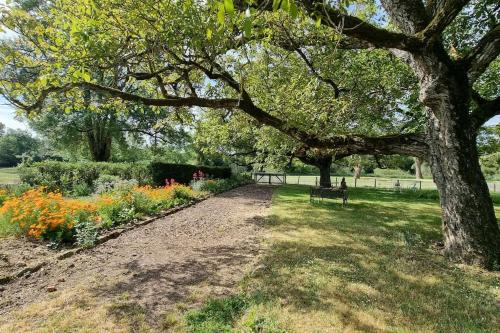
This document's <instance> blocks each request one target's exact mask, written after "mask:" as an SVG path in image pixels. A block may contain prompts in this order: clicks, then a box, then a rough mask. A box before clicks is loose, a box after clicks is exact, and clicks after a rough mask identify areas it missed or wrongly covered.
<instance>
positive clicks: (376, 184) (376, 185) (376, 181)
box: [375, 178, 377, 188]
mask: <svg viewBox="0 0 500 333" xmlns="http://www.w3.org/2000/svg"><path fill="white" fill-rule="evenodd" d="M375 188H377V178H375Z"/></svg>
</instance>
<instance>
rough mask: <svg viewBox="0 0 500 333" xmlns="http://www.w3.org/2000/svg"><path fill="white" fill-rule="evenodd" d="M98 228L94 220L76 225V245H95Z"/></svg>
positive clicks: (86, 246)
mask: <svg viewBox="0 0 500 333" xmlns="http://www.w3.org/2000/svg"><path fill="white" fill-rule="evenodd" d="M98 232H99V231H98V228H97V225H96V223H95V222H93V221H81V222H78V223H77V224H76V225H75V238H76V245H78V246H81V247H85V248H89V247H92V246H94V245H95V242H96V240H97V234H98Z"/></svg>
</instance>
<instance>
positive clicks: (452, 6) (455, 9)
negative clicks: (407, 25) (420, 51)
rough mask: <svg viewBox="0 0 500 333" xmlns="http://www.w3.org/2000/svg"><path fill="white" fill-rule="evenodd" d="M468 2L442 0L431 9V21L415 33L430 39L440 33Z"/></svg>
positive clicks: (464, 0)
mask: <svg viewBox="0 0 500 333" xmlns="http://www.w3.org/2000/svg"><path fill="white" fill-rule="evenodd" d="M468 2H469V0H443V1H442V2H440V3H439V5H438V7H437V8H435V9H433V13H432V14H433V15H432V20H431V22H430V23H429V24H428V25H427V27H426V28H425V29H424V30H422V31H420V32H419V33H418V34H417V35H419V36H422V38H423V39H430V38H432V37H433V36H435V35H439V34H441V32H443V30H444V29H445V28H446V27H447V26H448V25H449V24H450V23H451V22H452V21H453V20H454V19H455V17H456V16H457V15H458V13H460V11H461V10H462V9H463V8H464V7H465V5H467V3H468Z"/></svg>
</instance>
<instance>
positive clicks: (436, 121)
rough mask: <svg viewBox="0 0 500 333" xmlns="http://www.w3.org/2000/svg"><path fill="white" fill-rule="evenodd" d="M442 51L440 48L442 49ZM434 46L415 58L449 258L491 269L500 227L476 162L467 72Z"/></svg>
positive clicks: (497, 258) (499, 258)
mask: <svg viewBox="0 0 500 333" xmlns="http://www.w3.org/2000/svg"><path fill="white" fill-rule="evenodd" d="M443 52H444V51H443ZM443 59H446V58H445V57H443V53H442V52H440V50H439V49H438V50H437V52H436V50H433V51H430V52H426V53H425V54H421V55H419V56H416V57H414V60H413V63H412V67H414V69H415V71H416V73H417V75H418V77H419V80H420V98H421V100H422V102H423V103H424V105H425V106H426V111H427V119H428V121H427V135H428V144H429V164H430V166H431V170H432V174H433V179H434V182H435V183H436V185H437V188H438V190H439V194H440V203H441V207H442V217H443V234H444V246H445V248H444V250H445V254H446V256H447V257H449V258H450V259H452V260H456V261H460V262H463V263H467V264H478V265H481V266H483V267H486V268H491V267H492V266H493V265H494V263H495V262H496V263H499V262H500V231H499V228H498V223H497V220H496V217H495V212H494V208H493V202H492V200H491V197H490V195H489V190H488V186H487V183H486V181H485V179H484V176H483V174H482V172H481V168H480V165H479V158H478V152H477V147H476V131H475V129H474V127H473V122H472V121H471V119H470V118H471V116H470V113H469V107H470V95H469V91H470V88H469V84H468V81H467V77H466V74H465V73H464V72H463V71H460V70H457V69H456V68H454V66H453V65H452V64H450V63H446V62H445V61H443Z"/></svg>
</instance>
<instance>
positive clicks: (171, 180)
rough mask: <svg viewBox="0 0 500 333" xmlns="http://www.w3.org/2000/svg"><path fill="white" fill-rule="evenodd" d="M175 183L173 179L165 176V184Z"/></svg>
mask: <svg viewBox="0 0 500 333" xmlns="http://www.w3.org/2000/svg"><path fill="white" fill-rule="evenodd" d="M174 184H175V179H173V178H170V180H169V179H168V178H167V179H165V186H170V185H174Z"/></svg>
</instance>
